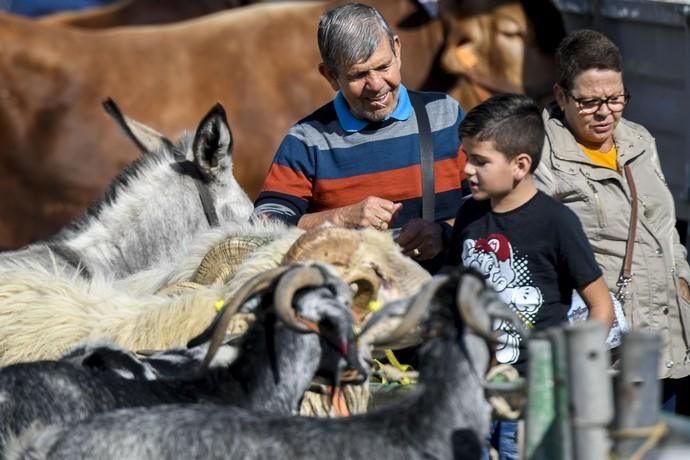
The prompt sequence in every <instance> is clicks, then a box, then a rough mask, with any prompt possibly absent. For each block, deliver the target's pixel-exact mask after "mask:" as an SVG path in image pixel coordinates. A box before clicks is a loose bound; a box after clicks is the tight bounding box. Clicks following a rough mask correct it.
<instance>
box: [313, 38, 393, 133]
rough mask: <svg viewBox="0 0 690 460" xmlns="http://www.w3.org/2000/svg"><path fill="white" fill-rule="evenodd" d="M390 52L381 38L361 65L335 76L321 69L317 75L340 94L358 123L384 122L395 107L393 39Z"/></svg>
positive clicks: (389, 48)
mask: <svg viewBox="0 0 690 460" xmlns="http://www.w3.org/2000/svg"><path fill="white" fill-rule="evenodd" d="M394 48H395V49H394V50H393V49H391V46H390V44H389V42H388V40H387V39H386V38H385V36H383V35H382V36H381V40H380V42H379V46H378V48H376V50H375V51H374V53H373V54H372V55H371V56H370V57H369V59H367V60H365V61H361V62H358V63H356V64H353V65H351V66H350V67H348V68H346V69H341V70H340V71H339V72H338V73H337V75H336V74H334V73H332V72H329V71H328V70H327V69H325V68H324V67H323V65H322V67H321V68H320V69H319V70H320V72H321V74H322V75H323V76H324V77H326V79H327V80H328V82H329V83H330V84H331V87H332V88H333V89H334V90H336V91H338V90H341V91H342V93H343V96H344V97H345V100H346V101H347V104H348V105H349V106H350V111H351V112H352V114H353V115H354V116H355V117H357V118H360V119H362V120H368V121H374V122H375V121H381V120H384V119H385V118H386V117H387V116H388V115H390V113H391V112H393V111H394V110H395V108H396V106H397V105H398V97H399V94H400V82H401V76H400V64H401V63H400V40H399V39H398V37H397V36H396V37H395V41H394Z"/></svg>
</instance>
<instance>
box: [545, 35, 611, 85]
mask: <svg viewBox="0 0 690 460" xmlns="http://www.w3.org/2000/svg"><path fill="white" fill-rule="evenodd" d="M621 61H622V59H621V54H620V50H619V49H618V47H617V46H616V45H615V44H614V43H613V42H612V41H611V40H609V39H608V38H607V37H606V36H605V35H604V34H602V33H599V32H597V31H595V30H590V29H581V30H576V31H574V32H571V33H570V34H568V35H567V36H566V37H565V38H564V39H563V40H562V41H561V43H560V44H559V45H558V48H557V49H556V65H557V68H558V84H559V85H560V86H561V87H563V88H565V89H572V88H573V83H574V81H575V78H577V77H578V76H579V75H580V74H581V73H583V72H586V71H587V70H592V69H598V70H615V71H616V72H623V65H622V62H621Z"/></svg>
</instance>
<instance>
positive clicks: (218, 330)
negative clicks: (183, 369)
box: [201, 267, 289, 369]
mask: <svg viewBox="0 0 690 460" xmlns="http://www.w3.org/2000/svg"><path fill="white" fill-rule="evenodd" d="M288 268H289V267H277V268H274V269H272V270H267V271H265V272H262V273H260V274H258V275H256V276H255V277H254V278H252V279H250V280H249V282H248V283H247V284H245V285H243V286H242V287H241V288H240V289H239V290H238V291H237V293H236V294H235V295H234V297H233V298H232V300H231V301H230V302H229V303H227V304H226V305H225V307H223V310H221V312H220V313H218V316H217V317H216V319H215V320H214V322H215V323H216V324H215V329H214V331H213V336H212V337H211V343H210V344H209V346H208V351H207V352H206V357H205V358H204V362H203V364H202V366H201V368H202V369H208V366H209V365H210V364H211V360H212V359H213V357H214V356H215V355H216V352H217V351H218V348H219V347H220V346H221V345H222V343H223V340H224V339H225V332H226V330H227V328H228V324H229V323H230V319H231V318H232V315H234V314H235V313H236V312H237V310H239V308H240V306H241V305H242V304H243V303H244V302H245V300H247V299H248V298H249V297H251V296H252V295H253V294H255V293H256V292H258V291H261V290H263V289H266V288H267V287H268V286H270V284H271V283H272V282H273V280H275V279H276V278H277V277H278V276H280V275H282V274H283V273H284V272H285V271H287V269H288Z"/></svg>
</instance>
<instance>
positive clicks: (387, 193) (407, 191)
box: [310, 157, 464, 212]
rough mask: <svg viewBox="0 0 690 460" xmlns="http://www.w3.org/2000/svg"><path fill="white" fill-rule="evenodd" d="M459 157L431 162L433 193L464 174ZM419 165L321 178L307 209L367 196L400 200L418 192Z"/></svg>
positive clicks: (454, 183) (453, 185) (450, 185)
mask: <svg viewBox="0 0 690 460" xmlns="http://www.w3.org/2000/svg"><path fill="white" fill-rule="evenodd" d="M461 163H462V158H458V157H456V158H449V159H446V160H441V161H437V162H436V163H435V164H434V175H435V178H434V185H435V187H434V189H435V192H436V193H442V192H446V191H448V190H456V189H458V188H460V182H461V180H462V177H464V174H463V169H464V165H462V164H461ZM421 177H422V176H421V167H420V166H419V165H414V166H409V167H407V168H399V169H394V170H391V171H384V172H380V173H372V174H362V175H359V176H353V177H347V178H344V179H321V180H319V181H318V182H317V183H316V186H315V187H314V196H313V198H312V202H311V206H310V208H311V212H314V211H321V210H324V209H332V208H338V207H341V206H347V205H350V204H354V203H357V202H359V201H361V200H363V199H365V198H366V197H368V196H372V195H373V196H378V197H381V198H385V199H387V200H391V201H402V200H408V199H411V198H417V197H420V196H421V195H422V178H421Z"/></svg>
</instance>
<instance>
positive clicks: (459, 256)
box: [448, 192, 601, 373]
mask: <svg viewBox="0 0 690 460" xmlns="http://www.w3.org/2000/svg"><path fill="white" fill-rule="evenodd" d="M449 251H450V252H449V254H448V256H449V258H448V263H449V264H452V265H458V264H462V265H464V266H469V267H474V268H476V269H477V270H479V271H480V272H481V273H483V274H484V275H485V276H486V278H487V281H488V282H489V284H490V285H492V286H493V287H494V288H495V289H496V291H497V292H498V293H499V295H500V296H501V299H503V301H504V302H506V303H507V304H509V305H510V306H511V308H512V309H513V310H514V311H515V312H516V313H517V314H518V316H520V318H521V319H522V320H523V322H524V323H525V325H526V326H527V327H528V328H529V329H531V330H533V331H538V330H543V329H546V328H548V327H551V326H554V325H558V324H560V323H562V322H563V321H565V320H566V314H567V312H568V308H569V306H570V301H571V296H572V292H573V289H575V288H581V287H584V286H586V285H588V284H589V283H591V282H592V281H594V280H596V279H597V278H598V277H600V276H601V269H600V268H599V266H598V265H597V263H596V260H595V259H594V254H593V253H592V248H591V247H590V245H589V242H588V241H587V237H586V236H585V234H584V231H583V230H582V225H581V224H580V220H579V219H578V218H577V216H576V215H575V214H574V213H573V212H572V211H571V210H570V209H568V208H567V207H566V206H565V205H563V204H562V203H560V202H558V201H556V200H555V199H553V198H551V197H550V196H548V195H546V194H544V193H542V192H537V194H536V195H535V196H534V197H533V198H531V199H530V200H529V201H528V202H527V203H525V204H523V205H522V206H520V207H518V208H516V209H513V210H511V211H508V212H505V213H495V212H492V211H491V207H490V203H489V201H488V200H486V201H476V200H474V199H473V198H471V197H470V198H468V199H466V200H465V202H464V203H463V204H462V206H461V207H460V209H459V210H458V214H457V216H456V218H455V227H454V228H453V235H452V237H451V242H450V248H449ZM494 327H495V329H496V330H500V331H501V332H500V333H499V342H500V344H499V345H497V349H496V358H497V360H498V362H499V363H506V364H512V365H513V366H515V367H516V368H517V369H518V370H519V371H520V372H521V373H524V372H525V371H526V359H527V353H526V351H525V343H524V340H523V339H522V338H521V337H520V336H519V334H518V333H517V332H516V331H515V330H514V329H513V328H512V327H511V326H510V325H509V324H508V323H506V322H504V321H500V324H496V325H494Z"/></svg>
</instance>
